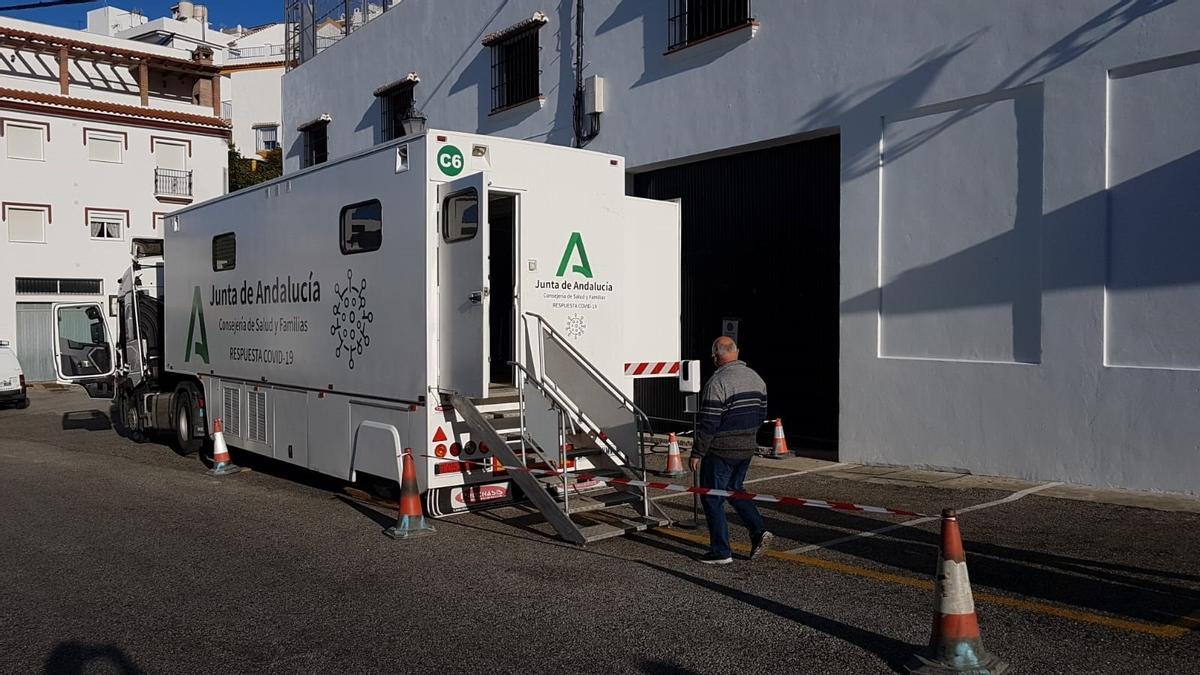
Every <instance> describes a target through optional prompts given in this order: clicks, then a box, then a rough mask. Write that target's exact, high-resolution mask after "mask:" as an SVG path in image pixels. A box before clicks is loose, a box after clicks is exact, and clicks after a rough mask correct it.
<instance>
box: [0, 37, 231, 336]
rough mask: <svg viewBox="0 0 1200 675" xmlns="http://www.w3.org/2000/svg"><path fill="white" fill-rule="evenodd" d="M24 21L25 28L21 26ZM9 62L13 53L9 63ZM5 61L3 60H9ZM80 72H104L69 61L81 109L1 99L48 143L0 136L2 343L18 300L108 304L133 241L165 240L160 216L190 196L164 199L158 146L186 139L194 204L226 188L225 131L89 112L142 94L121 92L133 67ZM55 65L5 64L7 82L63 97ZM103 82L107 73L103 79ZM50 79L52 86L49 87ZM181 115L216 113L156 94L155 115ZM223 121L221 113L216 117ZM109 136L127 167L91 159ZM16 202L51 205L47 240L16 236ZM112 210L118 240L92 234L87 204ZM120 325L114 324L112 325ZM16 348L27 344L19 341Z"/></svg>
mask: <svg viewBox="0 0 1200 675" xmlns="http://www.w3.org/2000/svg"><path fill="white" fill-rule="evenodd" d="M0 24H2V25H3V26H11V27H17V28H19V29H22V30H30V31H33V32H38V33H46V34H54V35H57V36H59V37H65V38H70V39H75V40H92V39H93V38H94V37H95V36H92V35H89V34H86V33H81V32H76V31H63V30H62V29H53V28H52V27H49V26H44V27H43V26H41V25H40V24H32V23H29V22H14V21H9V20H3V21H2V22H0ZM18 24H19V25H18ZM95 41H96V42H101V41H104V43H105V44H107V43H108V42H115V43H117V44H116V45H113V46H124V45H126V44H128V43H126V42H125V41H122V40H106V39H104V38H97V39H96V40H95ZM167 54H169V55H171V56H172V57H175V58H179V56H180V55H179V53H177V52H174V51H173V50H168V52H167ZM20 56H21V57H22V58H17V59H16V61H18V62H28V63H31V62H32V59H31V58H30V57H31V56H32V55H30V54H28V53H24V52H22V53H21V54H20ZM10 60H11V59H10ZM3 62H4V59H0V64H3ZM78 68H97V66H94V65H91V64H87V65H83V66H81V65H80V64H78V63H74V62H73V63H72V64H71V72H72V85H71V88H70V95H71V98H72V99H75V100H77V101H79V106H78V107H61V106H60V107H55V108H48V107H46V106H42V107H41V109H40V110H38V111H33V110H29V109H28V106H29V105H31V104H30V102H28V101H24V100H20V99H13V98H9V97H3V96H0V119H2V122H0V124H3V125H4V127H5V128H6V130H8V129H11V127H12V126H14V125H21V124H23V123H25V124H29V125H31V126H37V127H39V128H41V129H43V130H44V131H45V133H46V136H47V137H45V138H43V142H42V157H41V159H19V158H10V157H9V155H10V154H11V153H10V152H9V151H10V143H13V142H14V140H13V135H12V133H5V134H3V135H2V136H0V339H4V340H10V341H13V342H14V343H16V342H17V336H16V334H15V331H16V305H17V303H43V302H45V303H50V302H63V301H72V300H87V301H101V302H103V303H104V304H107V296H109V295H114V294H116V291H117V279H118V277H120V275H121V274H122V272H123V271H124V270H125V269H126V268H127V267H128V265H129V261H130V253H129V251H130V242H131V240H132V239H133V238H135V237H161V236H162V229H161V225H158V226H156V224H155V215H156V214H164V215H165V214H167V213H170V212H171V211H174V210H176V209H178V208H180V206H181V205H182V203H181V202H182V201H183V198H180V197H178V196H169V195H156V184H155V169H156V168H157V167H158V166H159V163H158V161H157V160H156V157H155V153H154V152H152V149H151V148H152V143H153V144H154V145H161V144H163V143H170V142H178V143H181V144H184V146H185V150H184V151H183V154H184V155H185V158H186V159H185V162H186V168H187V169H188V170H190V171H191V172H192V195H191V197H190V198H186V201H187V203H192V202H198V201H202V200H204V199H208V198H211V197H215V196H218V195H221V194H223V193H224V192H225V182H226V167H227V158H228V150H227V140H226V137H225V136H226V132H223V131H222V130H220V129H216V128H209V129H206V130H203V131H201V130H198V128H197V127H194V126H188V125H180V124H178V123H172V122H170V121H166V120H162V119H149V118H131V117H121V116H117V115H113V114H110V113H107V112H103V111H97V110H93V109H88V107H87V106H86V104H85V101H108V102H113V103H121V104H124V105H130V106H139V104H140V97H139V94H138V91H137V88H136V85H135V86H134V88H133V91H132V92H131V93H124V94H122V93H119V92H118V91H116V90H117V89H119V87H116V86H114V84H113V83H115V82H117V81H118V78H119V77H120V73H121V72H122V71H124V72H126V73H127V71H128V69H127V68H126V69H122V68H119V67H118V68H113V67H111V66H106V65H100V66H98V68H99V71H100V72H101V73H102V74H107V75H108V80H107V81H108V84H104V83H103V82H96V84H95V86H93V85H92V84H90V83H92V82H93V80H91V79H88V80H85V79H82V78H80V79H79V81H76V77H75V73H76V72H77V69H78ZM57 72H58V71H57V66H56V65H55V67H54V70H53V73H54V79H53V80H52V81H49V82H47V81H46V80H45V78H44V77H42V76H39V75H38V74H37V69H36V67H34V68H32V69H29V68H27V69H25V70H24V71H22V70H20V69H17V68H10V69H8V70H4V68H3V67H2V66H0V88H11V89H17V90H22V91H36V92H42V93H46V94H53V95H56V96H58V95H60V94H61V92H60V91H59V89H58V82H57ZM99 79H100V80H103V79H104V78H103V77H101V78H99ZM47 85H49V86H47ZM155 110H157V111H172V110H173V111H178V112H187V113H190V114H192V115H202V116H208V117H212V112H213V111H212V107H211V106H196V105H191V104H186V105H184V104H182V103H178V102H173V101H170V100H165V99H162V98H159V97H157V96H152V97H151V98H150V106H149V108H148V109H147V112H152V111H155ZM212 121H213V123H216V121H217V120H216V119H215V118H213V119H212ZM89 131H91V132H98V133H108V134H111V135H112V137H114V138H117V139H120V141H121V146H120V147H121V157H120V162H119V163H112V162H98V161H92V160H91V159H90V158H89V148H88V146H87V145H85V137H86V134H87V133H88V132H89ZM14 204H32V205H44V206H46V207H47V208H48V210H49V216H50V219H49V222H47V223H46V225H45V236H44V241H42V242H26V241H12V240H13V239H14V238H15V237H14V235H13V232H12V223H11V222H9V221H8V219H6V217H5V212H6V211H11V209H12V207H13V205H14ZM88 209H92V210H95V211H110V212H113V213H116V214H120V215H123V216H124V220H125V227H124V228H123V231H122V232H121V237H120V239H117V240H109V239H93V238H92V236H91V234H92V233H91V230H90V227H89V223H88V219H87V210H88ZM17 277H34V278H65V279H100V280H101V281H102V289H101V294H99V295H95V296H78V295H26V294H21V295H17V294H16V285H15V279H16V278H17ZM110 323H111V325H112V327H113V328H114V329H115V327H116V324H115V321H113V322H110ZM15 346H16V347H17V351H18V353H20V351H21V345H20V344H16V345H15Z"/></svg>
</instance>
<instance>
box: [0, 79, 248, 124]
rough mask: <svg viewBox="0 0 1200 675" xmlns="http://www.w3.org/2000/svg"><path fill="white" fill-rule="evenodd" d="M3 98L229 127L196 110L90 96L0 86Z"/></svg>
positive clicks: (219, 119) (0, 94) (0, 96)
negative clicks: (109, 100)
mask: <svg viewBox="0 0 1200 675" xmlns="http://www.w3.org/2000/svg"><path fill="white" fill-rule="evenodd" d="M3 99H15V100H18V101H31V102H34V103H45V104H47V105H55V106H62V107H64V108H76V109H79V110H95V111H98V112H104V113H109V114H113V115H126V116H129V117H144V118H148V119H155V120H166V121H168V122H182V123H184V124H195V125H198V126H205V127H214V128H218V129H228V128H229V123H228V122H226V121H225V120H222V119H221V118H219V117H215V116H212V115H196V114H193V113H185V112H176V111H174V110H162V109H159V108H143V107H141V106H136V105H126V104H124V103H110V102H108V101H96V100H93V99H87V98H74V97H71V96H59V95H57V94H46V93H43V92H39V91H24V90H22V89H9V88H7V87H0V100H3Z"/></svg>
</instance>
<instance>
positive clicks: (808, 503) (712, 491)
mask: <svg viewBox="0 0 1200 675" xmlns="http://www.w3.org/2000/svg"><path fill="white" fill-rule="evenodd" d="M425 457H433V456H432V455H425ZM434 459H440V458H436V457H435V458H434ZM458 461H460V462H463V463H465V464H478V465H480V466H486V464H484V463H483V462H472V461H470V460H462V459H460V460H458ZM499 468H500V469H502V470H504V471H509V472H512V471H520V472H522V473H528V474H533V475H536V476H561V475H563V474H564V473H567V472H565V471H554V470H552V469H530V468H526V467H520V466H512V467H510V466H504V465H500V466H499ZM493 469H495V466H494V465H493ZM572 473H574V475H575V477H576V479H577V480H579V481H584V482H586V481H597V482H600V483H605V484H607V485H628V486H631V487H643V488H647V489H650V490H665V491H667V492H691V493H694V494H698V495H708V496H710V497H728V498H729V499H745V500H749V501H755V502H768V503H771V504H787V505H788V506H805V507H808V508H813V509H831V510H833V511H857V512H859V513H883V514H887V515H891V516H910V517H913V518H925V517H927V516H926V515H925V514H924V513H917V512H915V511H906V510H904V509H890V508H887V507H884V506H866V505H864V504H851V503H849V502H831V501H826V500H824V499H804V498H801V497H777V496H774V495H760V494H757V493H754V492H734V491H730V490H718V489H716V488H705V487H691V486H689V485H678V484H675V483H657V482H653V481H643V480H634V479H632V478H608V477H605V476H593V475H591V474H589V473H587V472H586V471H578V472H572Z"/></svg>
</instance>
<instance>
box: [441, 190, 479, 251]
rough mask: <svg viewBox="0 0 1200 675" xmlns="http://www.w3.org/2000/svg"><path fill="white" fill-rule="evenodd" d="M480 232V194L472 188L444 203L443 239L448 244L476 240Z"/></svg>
mask: <svg viewBox="0 0 1200 675" xmlns="http://www.w3.org/2000/svg"><path fill="white" fill-rule="evenodd" d="M478 232H479V193H478V192H476V191H475V188H470V189H467V190H463V191H462V192H458V193H455V194H452V195H450V196H449V197H446V201H445V202H443V203H442V239H444V240H445V241H446V242H447V243H449V242H455V241H465V240H467V239H474V238H475V234H476V233H478Z"/></svg>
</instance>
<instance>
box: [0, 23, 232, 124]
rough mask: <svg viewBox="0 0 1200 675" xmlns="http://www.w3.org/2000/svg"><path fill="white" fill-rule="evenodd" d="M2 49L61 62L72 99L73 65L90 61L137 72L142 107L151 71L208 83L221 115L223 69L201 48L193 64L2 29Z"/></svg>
mask: <svg viewBox="0 0 1200 675" xmlns="http://www.w3.org/2000/svg"><path fill="white" fill-rule="evenodd" d="M0 47H7V48H10V49H14V50H16V51H18V52H29V53H35V54H50V55H52V56H54V58H55V59H56V60H57V62H58V82H59V88H60V90H61V94H62V95H63V96H70V95H71V91H70V71H69V68H70V63H71V61H79V62H89V61H90V62H94V63H103V64H108V65H116V66H126V67H128V68H129V69H130V71H131V72H133V71H136V72H137V82H138V92H139V94H140V95H141V102H142V106H149V105H150V71H151V70H152V69H153V70H156V71H165V72H173V73H178V74H181V75H184V76H192V77H194V78H195V82H197V83H199V82H202V81H207V82H208V92H207V93H210V94H211V99H212V101H211V102H212V107H213V115H215V116H220V114H221V69H220V68H219V67H217V66H214V65H213V64H212V52H211V50H207V49H205V48H199V49H197V50H196V51H195V52H193V53H192V58H191V59H190V60H188V59H176V58H171V57H169V56H161V55H158V54H151V53H148V52H141V51H136V50H133V49H124V48H121V47H108V46H105V45H100V44H96V43H92V42H84V41H82V40H72V39H70V38H62V37H57V36H53V35H44V34H41V33H33V32H30V31H24V30H18V29H14V28H6V27H3V26H0Z"/></svg>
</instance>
